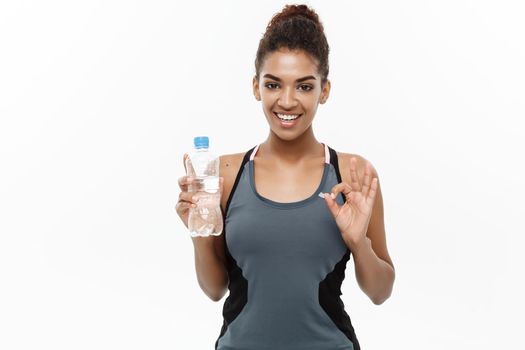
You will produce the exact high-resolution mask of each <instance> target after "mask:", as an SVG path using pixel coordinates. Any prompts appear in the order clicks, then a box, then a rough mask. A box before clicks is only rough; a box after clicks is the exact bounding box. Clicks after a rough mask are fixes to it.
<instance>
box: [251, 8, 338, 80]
mask: <svg viewBox="0 0 525 350" xmlns="http://www.w3.org/2000/svg"><path fill="white" fill-rule="evenodd" d="M281 48H288V49H290V50H304V51H305V52H306V53H308V54H310V55H311V56H312V57H313V58H315V59H316V60H317V63H318V73H319V75H320V76H321V83H322V84H324V83H325V82H326V80H327V79H328V52H329V51H330V48H329V46H328V41H327V40H326V36H325V35H324V28H323V25H322V23H321V22H320V21H319V16H318V15H317V13H315V11H314V10H313V9H311V8H309V7H308V6H306V5H286V6H285V7H284V8H283V10H282V11H281V12H279V13H277V14H275V15H274V16H273V17H272V19H271V21H270V23H268V26H267V27H266V32H265V33H264V35H263V37H262V39H261V40H260V41H259V48H258V49H257V55H256V58H255V76H256V79H257V80H259V73H260V70H261V66H262V63H263V62H264V59H265V57H266V55H268V54H269V53H272V52H274V51H277V50H279V49H281Z"/></svg>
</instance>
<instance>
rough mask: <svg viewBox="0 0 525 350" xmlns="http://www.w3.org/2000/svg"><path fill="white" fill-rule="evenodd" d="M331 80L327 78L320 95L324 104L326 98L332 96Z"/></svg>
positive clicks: (320, 101)
mask: <svg viewBox="0 0 525 350" xmlns="http://www.w3.org/2000/svg"><path fill="white" fill-rule="evenodd" d="M330 87H331V85H330V80H328V79H327V80H326V82H325V83H324V85H323V86H322V88H321V95H319V103H320V104H324V103H325V102H326V100H327V99H328V96H330Z"/></svg>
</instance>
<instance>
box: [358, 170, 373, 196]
mask: <svg viewBox="0 0 525 350" xmlns="http://www.w3.org/2000/svg"><path fill="white" fill-rule="evenodd" d="M364 181H365V183H364V184H363V188H362V189H361V192H362V193H363V196H364V197H365V198H366V197H367V196H368V191H369V190H370V182H371V181H372V169H371V167H370V162H369V161H366V166H365V179H364Z"/></svg>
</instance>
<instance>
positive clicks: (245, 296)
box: [215, 145, 360, 350]
mask: <svg viewBox="0 0 525 350" xmlns="http://www.w3.org/2000/svg"><path fill="white" fill-rule="evenodd" d="M258 147H259V146H256V147H254V148H252V149H251V150H249V151H248V152H246V154H245V156H244V159H243V162H242V165H241V167H240V169H239V172H238V174H237V177H236V179H235V183H234V185H233V188H232V191H231V194H230V196H229V198H228V201H227V204H226V208H225V215H224V232H223V233H224V235H225V240H226V256H227V270H228V276H229V279H230V282H229V286H228V288H229V291H230V293H229V296H228V298H227V299H226V300H225V302H224V306H223V316H224V323H223V326H222V329H221V332H220V335H219V338H218V339H217V341H216V343H215V349H216V350H336V349H337V350H359V349H360V347H359V342H358V341H357V338H356V335H355V332H354V328H353V326H352V323H351V321H350V317H349V316H348V314H347V313H346V312H345V309H344V304H343V301H342V300H341V298H340V295H342V294H341V284H342V282H343V279H344V277H345V267H346V263H347V262H348V260H349V259H350V250H349V249H348V248H347V246H346V245H345V243H344V241H343V239H342V237H341V233H340V231H339V229H338V227H337V225H336V223H335V219H334V217H333V215H332V214H331V213H330V211H329V209H328V207H327V205H326V203H325V200H324V198H321V197H320V196H319V194H320V193H321V192H323V193H326V192H330V191H331V189H332V187H333V186H335V185H336V184H338V183H340V182H341V175H340V173H339V166H338V162H337V153H336V152H335V151H334V150H333V149H332V148H330V147H328V146H327V145H324V147H325V164H324V170H323V176H322V179H321V182H320V184H319V186H318V188H317V190H316V191H315V193H313V194H312V195H311V196H310V197H308V198H306V199H304V200H301V201H298V202H292V203H279V202H275V201H272V200H270V199H267V198H264V197H263V196H261V195H260V194H259V193H257V190H256V188H255V181H254V171H255V169H254V161H253V159H254V157H255V154H256V152H257V149H258ZM336 200H337V202H338V203H339V204H343V203H344V197H343V196H342V195H339V196H338V197H337V198H336Z"/></svg>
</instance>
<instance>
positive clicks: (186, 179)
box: [178, 176, 193, 191]
mask: <svg viewBox="0 0 525 350" xmlns="http://www.w3.org/2000/svg"><path fill="white" fill-rule="evenodd" d="M192 181H193V178H192V177H190V176H181V177H179V180H178V183H179V187H180V189H181V190H182V191H187V190H188V185H189V184H191V182H192Z"/></svg>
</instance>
